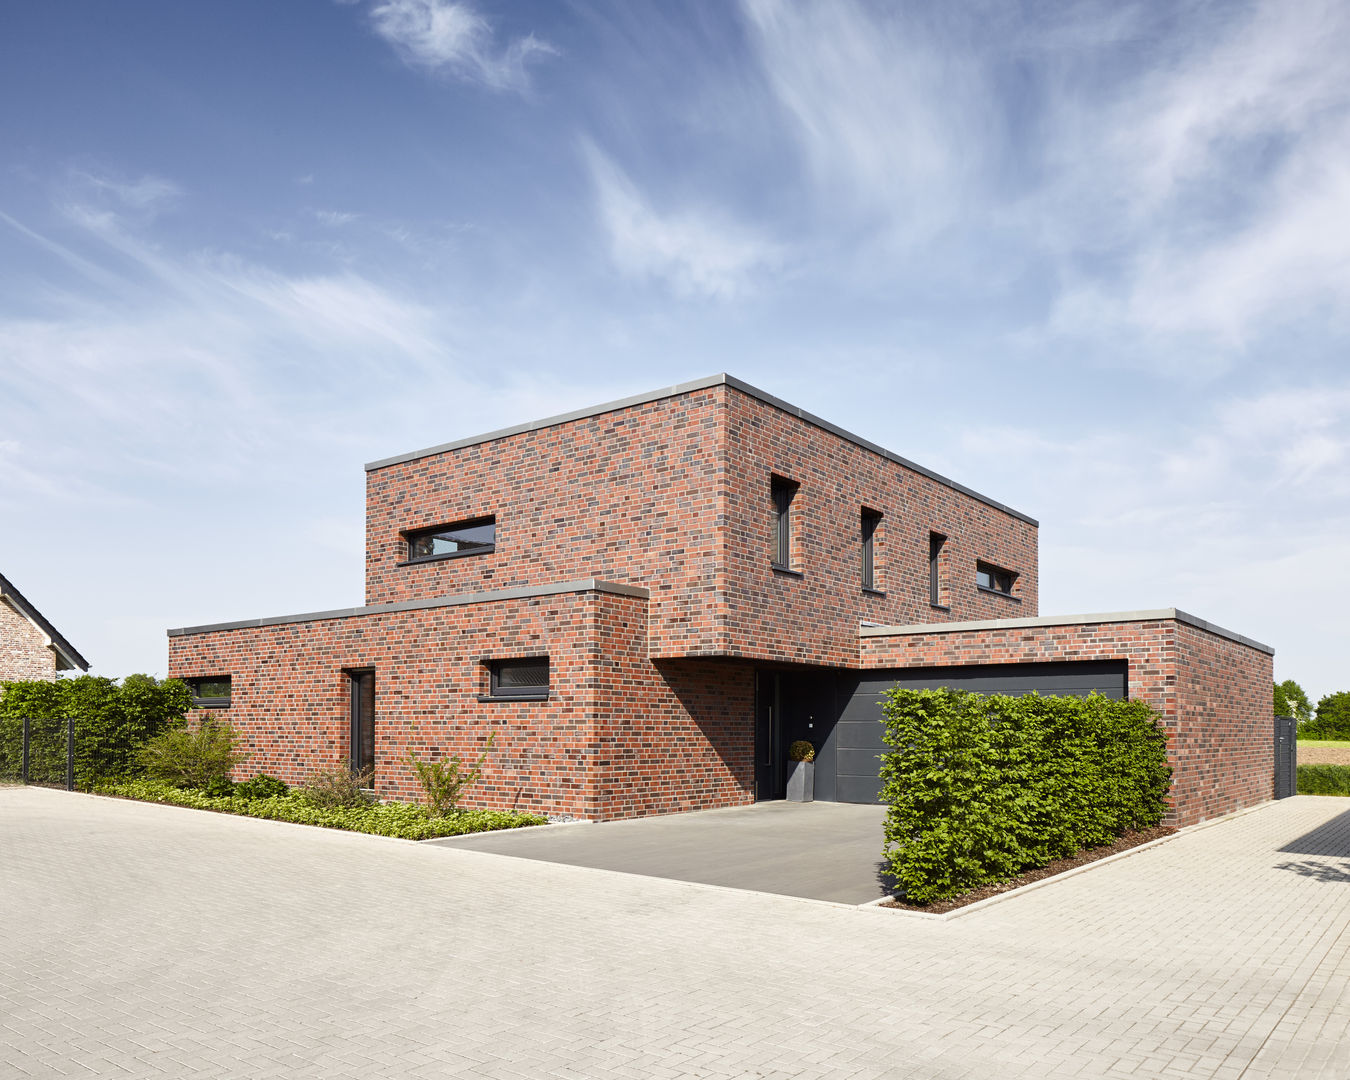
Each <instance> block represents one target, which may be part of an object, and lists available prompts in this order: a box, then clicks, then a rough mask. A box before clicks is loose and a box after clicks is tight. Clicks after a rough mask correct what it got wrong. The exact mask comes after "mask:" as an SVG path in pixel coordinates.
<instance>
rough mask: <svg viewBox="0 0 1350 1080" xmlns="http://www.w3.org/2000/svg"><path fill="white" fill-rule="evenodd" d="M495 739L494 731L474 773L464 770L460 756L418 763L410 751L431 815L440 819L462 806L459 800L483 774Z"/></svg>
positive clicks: (409, 758) (409, 755) (479, 756)
mask: <svg viewBox="0 0 1350 1080" xmlns="http://www.w3.org/2000/svg"><path fill="white" fill-rule="evenodd" d="M496 736H497V733H496V732H495V731H493V732H489V734H488V737H487V742H486V743H485V744H484V745H483V752H482V753H481V754H479V755H478V760H477V761H475V762H474V765H473V768H472V769H466V768H464V763H463V762H461V761H460V760H459V755H457V754H456V755H453V756H451V757H449V758H446V759H444V760H442V761H418V760H417V757H416V755H414V754H413V752H412V751H411V750H409V751H408V760H409V761H410V762H412V767H413V771H414V772H416V773H417V779H418V782H419V783H421V785H422V792H423V793H424V794H425V795H426V797H427V807H428V808H429V809H430V811H431V813H432V814H434V815H436V816H437V817H440V816H442V815H444V814H448V813H449V812H450V811H451V810H453V809H455V807H456V806H458V805H459V797H460V796H461V795H462V794H464V792H465V790H466V789H467V788H469V787H470V786H471V785H472V784H473V782H474V781H475V780H477V779H478V777H479V775H480V774H481V773H482V771H483V762H484V761H486V760H487V756H488V751H489V750H491V749H492V742H493V740H494V739H495V738H496Z"/></svg>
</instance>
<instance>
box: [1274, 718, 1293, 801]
mask: <svg viewBox="0 0 1350 1080" xmlns="http://www.w3.org/2000/svg"><path fill="white" fill-rule="evenodd" d="M1297 791H1298V721H1297V720H1295V719H1294V718H1293V717H1292V716H1277V717H1275V798H1277V799H1287V798H1289V796H1290V795H1294V794H1296V793H1297Z"/></svg>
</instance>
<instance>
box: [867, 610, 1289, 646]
mask: <svg viewBox="0 0 1350 1080" xmlns="http://www.w3.org/2000/svg"><path fill="white" fill-rule="evenodd" d="M1163 619H1174V620H1176V621H1177V622H1179V623H1185V624H1186V625H1187V626H1194V627H1196V628H1198V629H1200V630H1207V631H1208V632H1209V633H1211V634H1215V635H1217V636H1218V637H1221V638H1227V639H1228V640H1229V641H1236V642H1238V643H1239V644H1242V645H1246V646H1248V647H1249V648H1253V649H1256V650H1258V651H1259V652H1263V653H1268V654H1270V655H1271V656H1274V655H1275V650H1274V649H1272V648H1271V647H1270V646H1269V645H1263V644H1262V643H1261V642H1259V641H1256V640H1254V639H1252V638H1249V637H1246V636H1244V635H1242V634H1238V633H1235V632H1234V631H1232V630H1225V629H1224V628H1223V627H1222V626H1216V625H1215V624H1214V623H1212V622H1207V621H1206V620H1205V619H1202V618H1200V617H1199V616H1198V615H1192V614H1190V613H1189V612H1185V611H1181V610H1180V609H1178V608H1157V609H1155V610H1150V611H1111V612H1106V613H1104V614H1096V615H1035V616H1031V617H1030V618H1025V619H978V620H974V621H971V622H946V623H943V622H937V623H911V624H909V625H908V626H862V627H859V629H858V636H859V637H908V636H911V635H914V634H950V633H959V632H961V631H963V630H1016V629H1019V628H1022V627H1031V626H1085V625H1091V624H1092V623H1119V622H1160V621H1161V620H1163Z"/></svg>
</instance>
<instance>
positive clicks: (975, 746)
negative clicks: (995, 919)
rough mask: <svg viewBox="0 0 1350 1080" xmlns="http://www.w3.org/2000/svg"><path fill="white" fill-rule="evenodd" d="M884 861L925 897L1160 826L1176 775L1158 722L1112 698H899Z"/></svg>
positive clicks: (949, 694)
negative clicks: (1133, 830)
mask: <svg viewBox="0 0 1350 1080" xmlns="http://www.w3.org/2000/svg"><path fill="white" fill-rule="evenodd" d="M882 713H883V716H884V718H885V722H886V732H885V736H884V738H885V740H886V742H887V744H888V745H890V746H892V747H894V748H895V749H894V750H893V751H892V752H891V753H888V754H886V755H885V756H884V757H883V758H882V766H881V778H882V791H881V798H882V801H883V802H885V803H887V804H889V809H888V810H887V815H886V825H885V833H886V849H885V852H884V857H885V858H886V860H887V862H888V863H889V864H890V871H891V873H892V875H893V876H894V877H895V878H896V880H897V881H899V882H900V884H901V885H902V886H903V888H904V890H905V896H906V898H907V899H909V900H910V901H912V902H915V903H927V902H929V901H932V900H939V899H945V898H948V897H952V896H957V895H959V894H961V893H963V892H968V891H969V890H971V889H975V888H978V887H979V886H981V885H986V884H992V883H994V882H998V881H1004V880H1007V879H1008V878H1011V877H1013V876H1014V875H1016V874H1017V873H1018V872H1019V871H1022V870H1027V869H1031V868H1033V867H1040V866H1044V865H1046V864H1047V863H1049V862H1050V861H1052V860H1053V859H1057V858H1064V857H1067V856H1069V855H1073V854H1074V853H1076V852H1078V851H1080V850H1082V849H1084V848H1089V847H1095V846H1098V845H1101V844H1107V843H1111V842H1112V841H1114V840H1115V839H1116V838H1117V837H1119V836H1120V835H1121V834H1122V833H1124V832H1125V830H1127V829H1138V828H1148V827H1151V826H1154V825H1157V824H1159V823H1160V822H1161V821H1162V819H1163V815H1164V814H1165V813H1166V809H1167V791H1168V789H1169V787H1170V784H1171V769H1170V767H1169V766H1168V764H1167V740H1166V735H1165V734H1164V733H1163V731H1162V729H1161V728H1160V727H1159V726H1158V722H1157V716H1156V714H1155V713H1154V712H1153V711H1152V710H1151V709H1150V708H1149V707H1148V705H1147V704H1145V703H1143V702H1138V701H1113V700H1111V699H1108V698H1106V697H1103V696H1102V695H1100V694H1092V695H1090V696H1088V697H1085V698H1079V697H1041V696H1040V695H1038V694H1029V695H1026V696H1024V697H1010V696H1007V695H1002V694H994V695H989V696H985V695H981V694H972V693H968V692H964V691H957V690H949V689H942V690H904V689H900V688H898V687H897V688H895V689H892V690H890V691H888V692H887V694H886V695H885V698H884V699H883V704H882Z"/></svg>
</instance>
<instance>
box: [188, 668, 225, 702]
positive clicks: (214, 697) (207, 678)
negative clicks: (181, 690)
mask: <svg viewBox="0 0 1350 1080" xmlns="http://www.w3.org/2000/svg"><path fill="white" fill-rule="evenodd" d="M183 681H184V682H185V683H187V686H188V691H189V693H191V694H192V706H193V708H196V709H228V708H229V707H230V702H231V700H232V699H233V695H234V685H233V680H232V677H231V676H229V675H194V676H192V677H190V678H187V679H184V680H183ZM220 682H223V683H225V684H226V686H227V687H228V689H227V691H226V693H225V694H224V696H222V695H220V694H203V693H202V692H201V687H202V684H203V683H220Z"/></svg>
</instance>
